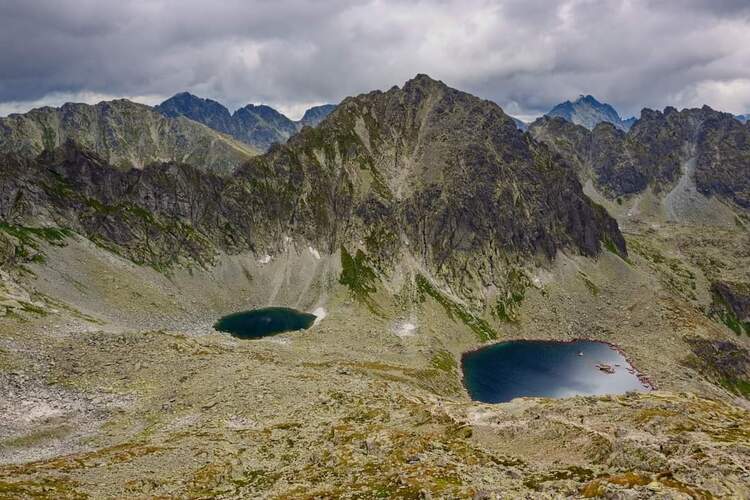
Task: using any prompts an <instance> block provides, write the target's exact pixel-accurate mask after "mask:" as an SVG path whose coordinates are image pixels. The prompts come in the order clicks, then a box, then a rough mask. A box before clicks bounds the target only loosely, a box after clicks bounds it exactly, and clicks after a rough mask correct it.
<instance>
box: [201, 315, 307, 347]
mask: <svg viewBox="0 0 750 500" xmlns="http://www.w3.org/2000/svg"><path fill="white" fill-rule="evenodd" d="M315 319H316V316H315V315H314V314H309V313H306V312H301V311H297V310H296V309H292V308H289V307H264V308H261V309H253V310H251V311H243V312H237V313H234V314H229V315H227V316H224V317H222V318H221V319H219V321H217V322H216V324H214V329H215V330H218V331H220V332H226V333H229V334H231V335H232V336H233V337H237V338H240V339H259V338H262V337H268V336H271V335H276V334H278V333H283V332H293V331H297V330H305V329H307V328H310V327H311V326H312V325H313V323H315Z"/></svg>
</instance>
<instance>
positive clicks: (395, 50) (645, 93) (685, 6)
mask: <svg viewBox="0 0 750 500" xmlns="http://www.w3.org/2000/svg"><path fill="white" fill-rule="evenodd" d="M417 73H427V74H429V75H430V76H432V77H433V78H436V79H440V80H443V81H444V82H446V83H447V84H449V85H451V86H453V87H456V88H459V89H462V90H466V91H468V92H471V93H473V94H476V95H479V96H481V97H484V98H487V99H491V100H494V101H495V102H497V103H498V104H500V105H501V106H502V107H503V108H504V109H505V110H506V112H508V113H510V114H514V115H517V116H521V117H526V118H529V117H532V116H535V115H539V114H541V113H543V112H545V111H547V110H548V109H549V108H550V107H551V106H552V105H554V104H556V103H558V102H561V101H564V100H566V99H569V98H575V97H576V96H577V95H578V94H582V93H583V94H593V95H594V96H595V97H597V98H599V99H600V100H603V101H607V102H609V103H611V104H613V105H614V106H615V107H616V108H617V109H618V110H619V111H620V112H621V114H623V115H624V116H628V115H632V114H637V113H638V112H639V111H640V109H641V108H642V107H652V108H663V107H664V106H666V105H674V106H676V107H679V108H681V107H686V106H698V105H701V104H704V103H706V104H709V105H710V106H712V107H715V108H718V109H722V110H725V111H730V112H734V113H747V112H750V0H672V1H666V0H664V1H658V0H601V1H595V0H559V1H557V0H495V1H490V0H422V1H419V0H414V1H412V0H399V1H397V0H310V1H304V0H210V1H209V0H0V116H2V115H5V114H7V113H10V112H15V111H26V110H28V109H30V108H32V107H35V106H38V105H42V104H52V105H59V104H62V103H63V102H65V101H79V102H90V103H93V102H98V101H99V100H102V99H109V98H113V97H128V98H131V99H134V100H137V101H140V102H145V103H147V104H155V103H158V102H159V101H161V100H163V99H164V98H166V97H169V96H171V95H173V94H175V93H177V92H179V91H183V90H188V91H190V92H193V93H195V94H197V95H200V96H202V97H210V98H213V99H216V100H218V101H221V102H222V103H224V104H226V105H227V106H228V107H229V108H231V109H235V108H237V107H239V106H242V105H244V104H247V103H267V104H270V105H273V106H275V107H277V108H279V109H281V110H282V111H284V112H286V113H288V114H289V115H291V116H292V117H293V118H297V117H298V116H299V115H301V112H302V110H303V109H304V108H306V107H307V106H309V105H312V104H319V103H323V102H338V101H339V100H341V99H342V98H343V97H345V96H347V95H352V94H358V93H361V92H366V91H369V90H372V89H387V88H389V87H391V86H393V85H401V84H403V82H404V81H406V80H408V79H409V78H411V77H413V76H414V75H415V74H417Z"/></svg>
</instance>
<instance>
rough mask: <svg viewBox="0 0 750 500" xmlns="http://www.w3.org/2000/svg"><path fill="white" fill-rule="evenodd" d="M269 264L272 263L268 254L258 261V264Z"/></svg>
mask: <svg viewBox="0 0 750 500" xmlns="http://www.w3.org/2000/svg"><path fill="white" fill-rule="evenodd" d="M269 262H271V256H270V255H268V254H265V255H264V256H263V257H261V258H260V259H258V264H268V263H269Z"/></svg>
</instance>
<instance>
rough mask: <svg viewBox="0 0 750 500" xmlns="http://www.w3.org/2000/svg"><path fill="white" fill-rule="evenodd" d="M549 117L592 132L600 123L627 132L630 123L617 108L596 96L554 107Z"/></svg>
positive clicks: (580, 97)
mask: <svg viewBox="0 0 750 500" xmlns="http://www.w3.org/2000/svg"><path fill="white" fill-rule="evenodd" d="M547 116H559V117H560V118H564V119H565V120H568V121H570V122H573V123H575V124H576V125H583V126H584V127H586V128H587V129H589V130H592V129H593V128H594V127H595V126H596V125H597V124H598V123H600V122H609V123H612V124H614V125H615V126H616V127H617V128H620V129H623V130H626V129H627V128H629V125H630V122H629V121H624V120H622V118H620V115H619V114H618V113H617V111H616V110H615V108H613V107H612V106H611V105H609V104H606V103H602V102H599V101H598V100H597V99H596V98H595V97H594V96H592V95H590V94H587V95H580V96H579V97H578V99H576V100H575V101H573V102H571V101H565V102H563V103H560V104H558V105H556V106H554V107H553V108H552V109H551V110H550V111H549V112H548V113H547Z"/></svg>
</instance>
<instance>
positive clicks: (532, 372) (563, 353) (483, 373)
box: [461, 340, 651, 403]
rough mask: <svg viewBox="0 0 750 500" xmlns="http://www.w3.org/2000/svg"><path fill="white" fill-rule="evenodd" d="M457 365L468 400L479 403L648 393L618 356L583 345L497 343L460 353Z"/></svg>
mask: <svg viewBox="0 0 750 500" xmlns="http://www.w3.org/2000/svg"><path fill="white" fill-rule="evenodd" d="M461 364H462V368H463V374H464V384H465V386H466V389H467V390H468V391H469V395H470V396H471V398H472V399H474V400H476V401H482V402H484V403H503V402H506V401H510V400H511V399H513V398H517V397H522V396H529V397H547V398H563V397H568V396H576V395H597V394H622V393H625V392H628V391H642V392H645V391H648V390H650V389H651V387H650V386H649V385H647V384H644V383H642V382H641V380H640V379H639V378H638V374H637V373H636V372H635V370H634V369H633V368H632V367H631V366H630V363H628V361H627V359H625V356H623V355H622V354H621V353H620V352H618V351H617V350H615V349H614V348H612V347H611V346H609V345H608V344H605V343H603V342H594V341H588V340H578V341H575V342H551V341H549V342H548V341H530V340H518V341H512V342H502V343H499V344H494V345H491V346H488V347H485V348H482V349H479V350H476V351H471V352H468V353H466V354H464V355H463V358H462V361H461Z"/></svg>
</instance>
